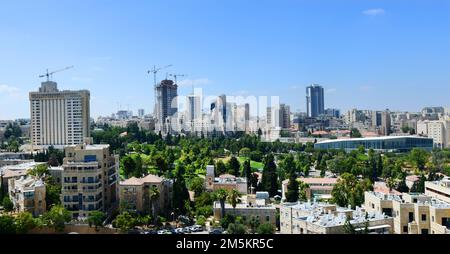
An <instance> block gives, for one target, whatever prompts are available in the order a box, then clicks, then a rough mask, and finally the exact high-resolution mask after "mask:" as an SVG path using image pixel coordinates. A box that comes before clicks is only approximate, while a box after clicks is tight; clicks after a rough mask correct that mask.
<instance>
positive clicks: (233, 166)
mask: <svg viewBox="0 0 450 254" xmlns="http://www.w3.org/2000/svg"><path fill="white" fill-rule="evenodd" d="M228 168H229V171H228V172H229V173H230V174H232V175H234V176H239V175H240V169H241V164H240V163H239V161H238V159H237V158H236V157H235V156H231V158H230V160H229V161H228Z"/></svg>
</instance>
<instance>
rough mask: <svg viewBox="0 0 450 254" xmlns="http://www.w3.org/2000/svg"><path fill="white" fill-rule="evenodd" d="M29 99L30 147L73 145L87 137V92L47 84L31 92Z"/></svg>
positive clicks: (88, 96) (88, 101) (47, 82)
mask: <svg viewBox="0 0 450 254" xmlns="http://www.w3.org/2000/svg"><path fill="white" fill-rule="evenodd" d="M29 96H30V97H29V98H30V111H31V128H30V132H31V141H32V144H33V145H38V146H51V145H52V146H64V145H75V144H81V143H82V142H83V138H85V137H89V135H90V133H89V131H90V121H89V118H90V105H89V104H90V93H89V91H88V90H79V91H59V90H58V87H57V83H56V82H53V81H46V82H42V84H41V87H40V88H39V91H38V92H30V95H29Z"/></svg>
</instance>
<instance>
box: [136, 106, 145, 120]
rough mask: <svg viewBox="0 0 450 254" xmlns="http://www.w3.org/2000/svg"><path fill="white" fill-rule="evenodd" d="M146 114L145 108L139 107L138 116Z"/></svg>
mask: <svg viewBox="0 0 450 254" xmlns="http://www.w3.org/2000/svg"><path fill="white" fill-rule="evenodd" d="M144 115H145V110H144V109H142V108H141V109H138V117H139V118H142V117H144Z"/></svg>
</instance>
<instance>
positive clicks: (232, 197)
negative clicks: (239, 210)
mask: <svg viewBox="0 0 450 254" xmlns="http://www.w3.org/2000/svg"><path fill="white" fill-rule="evenodd" d="M240 196H241V194H240V193H239V191H237V190H236V189H232V190H230V191H229V192H228V197H227V200H228V203H230V204H231V206H232V207H233V211H234V210H235V209H236V205H237V204H238V203H239V201H241V200H240V199H239V197H240ZM235 214H236V213H235Z"/></svg>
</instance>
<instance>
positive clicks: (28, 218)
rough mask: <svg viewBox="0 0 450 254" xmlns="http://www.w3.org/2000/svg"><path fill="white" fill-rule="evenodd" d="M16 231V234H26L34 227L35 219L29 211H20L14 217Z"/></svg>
mask: <svg viewBox="0 0 450 254" xmlns="http://www.w3.org/2000/svg"><path fill="white" fill-rule="evenodd" d="M15 222H16V232H17V233H18V234H26V233H28V231H30V230H31V229H33V228H35V227H36V221H35V220H34V218H33V215H32V214H31V213H29V212H21V213H19V214H18V215H17V217H16V219H15Z"/></svg>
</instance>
